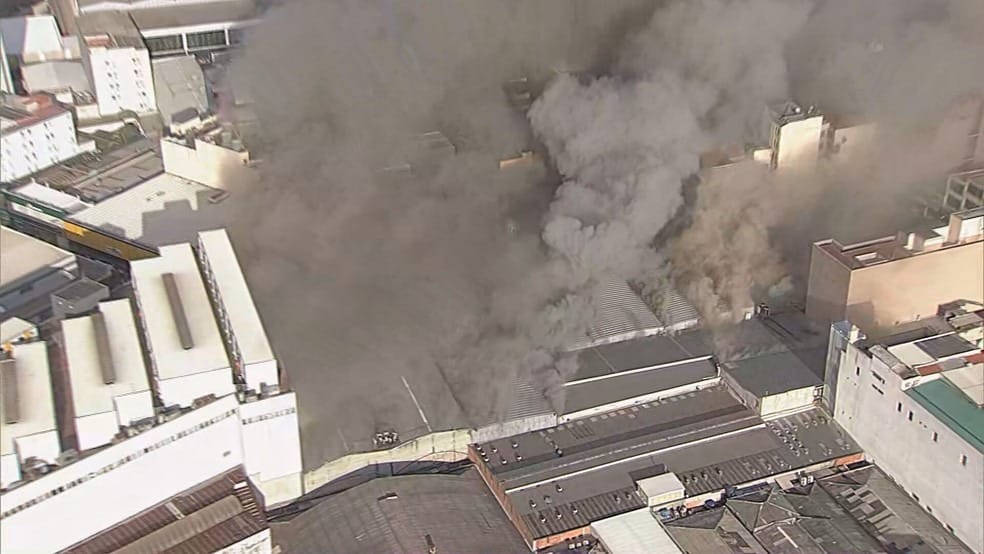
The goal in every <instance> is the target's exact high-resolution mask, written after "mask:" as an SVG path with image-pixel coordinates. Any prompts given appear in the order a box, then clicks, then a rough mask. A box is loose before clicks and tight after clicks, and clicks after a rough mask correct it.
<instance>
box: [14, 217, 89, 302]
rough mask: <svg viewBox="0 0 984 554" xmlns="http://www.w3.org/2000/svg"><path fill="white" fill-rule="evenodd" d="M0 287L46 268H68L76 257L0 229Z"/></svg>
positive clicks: (34, 239)
mask: <svg viewBox="0 0 984 554" xmlns="http://www.w3.org/2000/svg"><path fill="white" fill-rule="evenodd" d="M0 251H2V252H3V263H0V287H3V286H6V285H9V284H11V283H13V282H14V281H17V280H18V279H22V278H24V277H27V276H29V275H31V274H32V273H34V272H36V271H39V270H43V269H46V268H58V267H64V266H67V265H70V264H71V263H72V262H74V260H75V255H74V254H72V253H71V252H67V251H65V250H62V249H61V248H58V247H56V246H52V245H50V244H48V243H47V242H44V241H42V240H39V239H36V238H34V237H31V236H28V235H25V234H23V233H19V232H17V231H14V230H13V229H11V228H9V227H4V226H0Z"/></svg>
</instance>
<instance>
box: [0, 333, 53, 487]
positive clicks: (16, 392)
mask: <svg viewBox="0 0 984 554" xmlns="http://www.w3.org/2000/svg"><path fill="white" fill-rule="evenodd" d="M4 358H6V359H4ZM0 364H4V365H6V366H7V367H4V368H3V373H4V379H3V391H2V393H3V394H0V414H2V418H0V455H3V456H6V455H8V454H13V453H14V452H15V447H14V440H15V439H20V438H22V437H29V436H32V435H38V434H40V433H45V432H47V431H54V430H56V429H57V427H56V424H55V407H54V401H53V400H52V397H51V376H50V374H49V373H48V344H47V343H45V342H42V341H35V342H28V343H21V344H15V345H14V346H13V356H10V357H6V355H4V354H0ZM11 368H12V370H11ZM10 375H15V377H13V379H14V380H16V384H13V383H12V382H11V381H9V380H8V379H11V377H10ZM11 403H13V405H11ZM8 414H9V415H14V414H16V417H15V418H13V419H16V422H12V423H7V421H8ZM55 447H56V448H57V437H56V438H55ZM17 450H19V455H20V456H22V457H24V458H27V457H28V456H31V455H33V453H32V452H30V451H27V452H25V449H24V447H23V445H22V446H21V447H20V448H18V449H17ZM28 450H33V449H28ZM54 454H55V455H56V456H57V454H58V452H54ZM53 458H54V456H52V458H51V460H53ZM51 460H48V461H51ZM4 481H6V479H4Z"/></svg>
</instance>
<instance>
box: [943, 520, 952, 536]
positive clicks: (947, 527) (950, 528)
mask: <svg viewBox="0 0 984 554" xmlns="http://www.w3.org/2000/svg"><path fill="white" fill-rule="evenodd" d="M943 525H945V526H946V530H947V531H949V532H950V533H951V534H952V533H953V526H952V525H950V524H949V523H944V524H943Z"/></svg>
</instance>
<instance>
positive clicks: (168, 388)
mask: <svg viewBox="0 0 984 554" xmlns="http://www.w3.org/2000/svg"><path fill="white" fill-rule="evenodd" d="M157 390H158V393H159V394H160V397H161V402H163V403H164V405H165V406H170V405H172V404H177V405H179V406H191V403H192V402H194V401H195V400H196V399H198V398H201V397H203V396H208V395H209V394H214V395H215V396H216V397H219V398H221V397H223V396H225V395H227V394H232V393H234V392H236V387H235V385H234V384H233V382H232V370H231V369H230V368H227V367H226V368H221V369H215V370H212V371H203V372H201V373H193V374H191V375H184V376H181V377H174V378H172V379H160V380H159V381H158V383H157Z"/></svg>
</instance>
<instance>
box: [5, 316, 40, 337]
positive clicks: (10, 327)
mask: <svg viewBox="0 0 984 554" xmlns="http://www.w3.org/2000/svg"><path fill="white" fill-rule="evenodd" d="M36 332H37V328H36V327H35V326H34V324H33V323H31V322H30V321H24V320H23V319H21V318H19V317H11V318H8V319H4V320H3V321H0V342H7V341H11V342H13V341H14V340H15V339H19V338H21V337H23V336H24V334H25V333H36Z"/></svg>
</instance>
